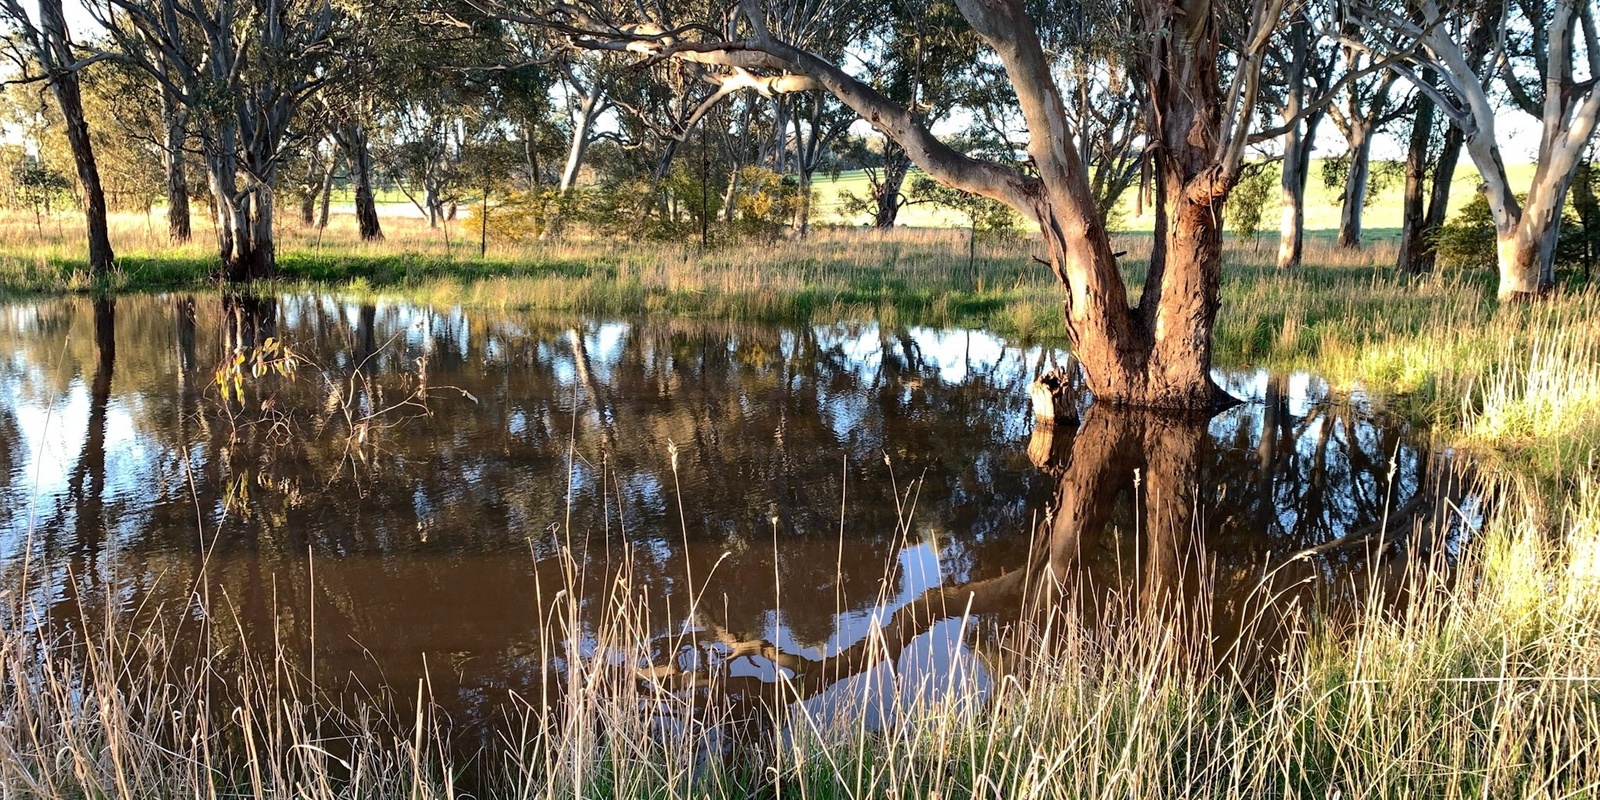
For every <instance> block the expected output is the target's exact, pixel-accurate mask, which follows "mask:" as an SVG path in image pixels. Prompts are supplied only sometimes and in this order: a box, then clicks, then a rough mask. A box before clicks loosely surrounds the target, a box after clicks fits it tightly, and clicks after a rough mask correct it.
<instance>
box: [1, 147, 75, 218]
mask: <svg viewBox="0 0 1600 800" xmlns="http://www.w3.org/2000/svg"><path fill="white" fill-rule="evenodd" d="M10 184H11V187H12V191H13V192H14V195H13V196H14V197H15V198H16V200H17V203H18V205H20V206H22V207H23V208H27V209H30V210H32V211H33V213H34V215H35V216H42V215H45V214H49V213H51V211H52V210H54V208H55V206H57V205H59V204H61V203H63V202H65V201H68V200H70V198H71V196H72V179H71V178H68V177H67V176H66V175H65V174H64V173H62V172H60V171H58V170H55V169H52V168H51V167H50V165H48V164H45V163H44V162H42V161H40V160H39V159H37V158H33V157H31V156H30V157H26V158H23V159H21V160H20V161H18V162H17V163H16V164H15V165H14V166H13V167H12V168H11V181H10Z"/></svg>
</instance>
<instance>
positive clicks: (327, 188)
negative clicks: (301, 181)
mask: <svg viewBox="0 0 1600 800" xmlns="http://www.w3.org/2000/svg"><path fill="white" fill-rule="evenodd" d="M333 165H334V158H333V156H331V155H330V156H329V157H328V163H327V165H326V166H325V167H323V169H322V188H321V191H320V194H321V195H322V211H321V212H320V213H319V214H318V215H317V230H319V231H320V230H326V229H327V227H328V215H329V214H331V213H333Z"/></svg>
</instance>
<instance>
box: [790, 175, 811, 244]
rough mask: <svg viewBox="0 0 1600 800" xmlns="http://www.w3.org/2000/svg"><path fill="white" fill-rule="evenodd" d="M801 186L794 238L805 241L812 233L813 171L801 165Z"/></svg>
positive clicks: (798, 190)
mask: <svg viewBox="0 0 1600 800" xmlns="http://www.w3.org/2000/svg"><path fill="white" fill-rule="evenodd" d="M798 172H799V173H800V186H799V187H798V189H797V190H796V192H795V199H794V237H795V238H796V239H804V238H806V236H807V235H808V234H810V233H811V170H809V169H806V165H805V164H804V163H803V162H802V163H800V164H799V170H798Z"/></svg>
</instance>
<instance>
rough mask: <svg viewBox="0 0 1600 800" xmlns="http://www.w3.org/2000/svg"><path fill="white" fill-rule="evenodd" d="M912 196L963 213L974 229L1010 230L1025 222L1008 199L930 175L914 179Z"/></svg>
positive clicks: (998, 231) (982, 231)
mask: <svg viewBox="0 0 1600 800" xmlns="http://www.w3.org/2000/svg"><path fill="white" fill-rule="evenodd" d="M911 200H912V202H916V203H931V204H932V205H935V206H939V207H940V208H948V209H950V210H952V211H955V212H958V213H960V214H962V215H963V216H965V217H966V218H967V227H968V228H971V229H972V231H973V232H974V233H1011V232H1014V231H1016V230H1017V229H1018V228H1020V227H1021V226H1022V219H1021V217H1019V216H1018V215H1017V212H1015V211H1013V210H1012V209H1011V207H1010V206H1008V205H1006V204H1005V203H1002V202H1000V201H998V200H990V199H989V198H987V197H983V196H981V195H976V194H973V193H971V192H964V191H962V190H960V189H956V188H953V187H950V186H946V185H944V184H942V183H940V182H938V181H937V180H934V179H933V178H931V177H928V176H927V175H918V176H916V178H914V179H913V180H912V182H911Z"/></svg>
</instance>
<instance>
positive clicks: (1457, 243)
mask: <svg viewBox="0 0 1600 800" xmlns="http://www.w3.org/2000/svg"><path fill="white" fill-rule="evenodd" d="M1434 248H1435V252H1436V253H1437V254H1438V258H1439V266H1441V267H1444V268H1446V269H1494V268H1495V264H1496V262H1497V258H1496V253H1495V230H1494V217H1493V216H1492V215H1491V214H1490V213H1489V198H1488V196H1486V195H1484V194H1483V193H1482V192H1479V193H1478V194H1477V195H1476V196H1474V197H1473V198H1472V201H1471V202H1469V203H1467V205H1466V207H1464V208H1462V209H1461V211H1460V213H1458V214H1456V216H1455V218H1454V219H1452V220H1450V221H1449V222H1447V223H1445V224H1444V225H1443V226H1442V227H1440V228H1439V232H1438V233H1437V234H1435V235H1434Z"/></svg>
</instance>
